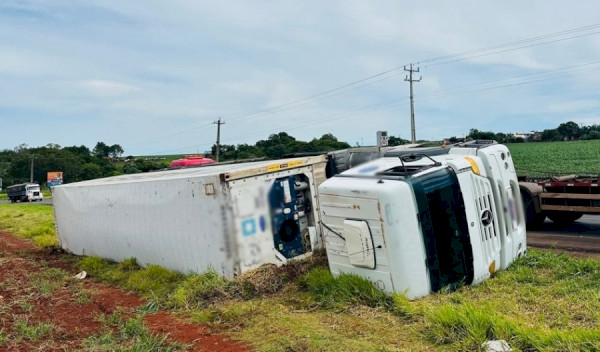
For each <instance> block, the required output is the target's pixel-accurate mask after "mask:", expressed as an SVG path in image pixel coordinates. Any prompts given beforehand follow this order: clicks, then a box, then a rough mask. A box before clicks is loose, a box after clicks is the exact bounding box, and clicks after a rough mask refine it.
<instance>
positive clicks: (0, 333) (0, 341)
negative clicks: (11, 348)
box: [0, 329, 10, 347]
mask: <svg viewBox="0 0 600 352" xmlns="http://www.w3.org/2000/svg"><path fill="white" fill-rule="evenodd" d="M9 339H10V335H9V334H7V333H5V332H4V329H0V347H2V346H3V345H4V344H5V343H7V342H8V340H9Z"/></svg>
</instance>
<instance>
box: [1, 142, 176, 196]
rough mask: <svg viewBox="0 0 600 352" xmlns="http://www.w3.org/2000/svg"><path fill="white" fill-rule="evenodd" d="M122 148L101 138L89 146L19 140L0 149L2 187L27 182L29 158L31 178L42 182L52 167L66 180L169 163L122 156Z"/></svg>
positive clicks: (134, 171) (137, 170)
mask: <svg viewBox="0 0 600 352" xmlns="http://www.w3.org/2000/svg"><path fill="white" fill-rule="evenodd" d="M123 152H124V150H123V148H122V147H121V146H120V145H119V144H113V145H107V144H105V143H104V142H98V143H96V146H95V147H94V149H92V150H90V149H89V148H88V147H86V146H84V145H81V146H70V147H61V146H60V145H58V144H54V143H49V144H47V145H46V146H43V147H29V146H27V145H26V144H21V145H19V146H18V147H16V148H14V149H13V150H9V149H6V150H2V151H0V178H2V180H3V187H6V186H9V185H13V184H17V183H24V182H29V180H30V172H31V163H32V161H33V181H34V182H36V183H39V184H45V182H46V175H47V173H48V172H51V171H62V172H63V182H65V183H68V182H77V181H84V180H90V179H95V178H100V177H107V176H116V175H121V174H123V173H136V172H144V171H150V170H155V169H160V168H164V167H167V166H168V165H167V164H166V163H162V164H158V163H153V162H148V161H146V160H143V159H135V158H133V157H128V158H122V157H121V156H122V154H123ZM125 160H127V161H128V162H125Z"/></svg>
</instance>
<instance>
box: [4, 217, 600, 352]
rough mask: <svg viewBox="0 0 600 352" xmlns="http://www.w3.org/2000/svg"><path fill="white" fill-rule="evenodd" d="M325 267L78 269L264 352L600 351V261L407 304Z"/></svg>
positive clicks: (514, 274) (515, 272) (534, 271)
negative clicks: (237, 273)
mask: <svg viewBox="0 0 600 352" xmlns="http://www.w3.org/2000/svg"><path fill="white" fill-rule="evenodd" d="M47 208H49V207H47ZM0 209H1V210H2V211H5V209H3V208H2V207H0ZM24 224H30V225H31V223H30V222H27V223H24ZM0 227H3V225H2V224H1V223H0ZM3 228H4V229H6V228H5V227H3ZM12 230H13V231H15V232H16V233H18V234H20V235H21V236H25V237H27V233H28V231H31V229H29V230H27V229H26V228H21V226H17V228H13V229H12ZM322 259H323V258H322V257H319V256H315V257H314V258H313V259H311V260H310V261H303V262H296V263H294V264H292V265H288V266H285V267H282V268H274V267H265V268H262V269H260V270H258V271H255V272H252V273H249V274H247V275H244V276H242V277H240V278H238V279H236V280H226V279H223V278H221V277H219V276H218V275H216V274H215V273H212V272H209V273H204V274H201V275H183V274H178V273H173V272H171V271H168V270H166V269H164V268H161V267H158V266H148V267H146V268H140V267H139V266H138V265H137V263H136V261H135V259H129V260H126V261H123V262H122V263H111V262H107V261H105V260H102V259H100V258H96V257H87V258H81V259H80V260H79V267H80V268H81V269H82V270H86V271H88V273H90V274H91V276H92V277H96V278H99V279H100V280H104V281H107V282H111V283H115V284H118V285H120V286H122V287H125V288H127V289H130V290H133V291H136V292H139V293H140V294H142V295H144V296H146V297H148V298H150V302H149V303H148V304H147V305H146V306H145V307H143V309H142V310H143V311H146V312H152V311H155V310H157V309H166V310H170V311H175V312H178V313H180V314H181V315H183V316H186V317H188V318H189V319H191V320H192V321H195V322H198V323H203V324H208V325H209V326H212V327H214V328H215V330H218V331H219V332H223V331H225V332H227V333H228V334H230V335H232V336H233V337H234V338H236V339H239V340H242V341H245V342H247V343H249V344H251V345H252V346H253V347H254V348H255V349H256V350H259V351H304V350H308V351H319V350H327V351H386V350H426V349H436V350H462V351H472V350H478V349H480V346H481V344H482V343H483V342H485V341H487V340H490V339H505V340H507V341H508V342H509V344H510V345H511V347H512V348H513V349H514V350H515V351H549V350H561V351H597V350H600V261H598V260H594V259H578V258H571V257H568V256H566V255H557V254H553V253H551V252H548V251H540V250H530V251H529V253H528V255H527V256H526V257H524V258H521V259H519V260H518V261H517V262H516V263H515V264H514V265H512V266H511V268H510V269H509V270H506V271H501V272H498V273H497V274H496V275H495V277H494V278H492V279H490V280H487V281H486V282H484V283H483V284H481V285H478V286H476V287H470V286H465V287H461V288H458V289H457V290H456V291H454V292H446V293H440V294H435V295H431V296H429V297H427V298H424V299H421V300H417V301H413V302H410V301H407V300H406V299H405V298H404V297H403V296H400V295H387V294H384V293H382V292H380V291H378V290H376V289H374V288H373V286H372V285H371V284H370V283H369V282H367V281H364V280H362V279H360V278H358V277H355V276H350V275H347V276H341V277H339V278H334V277H332V276H331V274H330V273H329V271H328V269H327V267H326V266H325V262H324V260H322Z"/></svg>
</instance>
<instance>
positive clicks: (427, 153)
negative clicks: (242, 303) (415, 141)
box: [319, 143, 526, 299]
mask: <svg viewBox="0 0 600 352" xmlns="http://www.w3.org/2000/svg"><path fill="white" fill-rule="evenodd" d="M507 153H508V151H507V149H506V147H504V146H502V145H498V144H488V143H471V144H466V145H461V146H455V147H453V148H448V149H441V148H433V149H427V150H422V151H419V150H411V151H403V152H398V153H396V154H395V156H391V155H388V156H386V157H384V158H381V159H378V160H375V161H372V162H369V163H366V164H363V165H360V166H358V167H355V168H353V169H350V170H348V171H346V172H343V173H342V174H339V175H337V176H335V177H333V178H331V179H329V180H327V181H326V182H324V183H323V184H322V185H321V186H320V187H319V203H320V207H321V221H322V224H323V232H324V239H325V246H326V249H327V257H328V260H329V266H330V269H331V271H332V273H333V274H334V275H337V274H340V273H352V274H356V275H359V276H362V277H364V278H367V279H368V280H370V281H372V282H373V284H374V285H375V286H376V287H378V288H380V289H382V290H384V291H387V292H398V293H402V294H405V295H406V297H408V298H410V299H415V298H419V297H423V296H426V295H428V294H430V293H432V292H436V291H438V290H440V289H441V288H443V287H446V286H454V285H460V284H476V283H479V282H481V281H483V280H484V279H486V278H488V277H490V275H492V274H493V273H494V272H495V270H496V269H498V268H506V267H508V265H509V264H510V263H511V262H512V261H514V259H515V258H516V257H518V256H520V255H521V254H523V253H524V251H525V248H526V246H525V226H524V220H523V215H522V213H523V208H522V205H521V201H520V197H518V196H517V197H515V196H514V195H513V194H511V196H510V198H508V197H504V198H503V197H502V196H501V195H500V193H502V194H506V191H507V189H508V188H507V187H508V186H510V187H513V186H514V184H516V183H513V181H514V182H516V175H514V167H513V165H512V160H511V159H510V155H509V154H507ZM436 154H437V155H436ZM496 154H497V156H498V158H500V159H501V160H502V161H503V162H502V163H498V165H496V164H492V163H491V162H490V161H491V160H493V157H492V156H494V157H495V155H496ZM502 154H504V157H502ZM506 165H508V166H506ZM502 169H504V171H502ZM502 172H504V174H502ZM503 177H505V178H506V180H508V183H507V181H505V178H503ZM499 180H502V182H499ZM501 190H502V191H503V192H501ZM516 190H517V191H518V187H516ZM517 194H518V193H517ZM505 198H506V199H505ZM511 203H512V204H513V205H511ZM508 225H510V226H508Z"/></svg>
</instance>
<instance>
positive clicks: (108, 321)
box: [83, 310, 187, 352]
mask: <svg viewBox="0 0 600 352" xmlns="http://www.w3.org/2000/svg"><path fill="white" fill-rule="evenodd" d="M142 317H143V315H137V316H135V317H133V318H125V317H124V316H123V312H122V311H120V310H117V311H115V312H114V313H112V314H111V315H109V316H108V317H107V316H105V315H100V316H99V317H98V321H99V322H100V323H101V324H102V332H101V333H100V334H97V335H95V336H91V337H88V338H86V339H84V340H83V345H84V346H85V347H86V350H88V351H132V352H133V351H135V352H154V351H165V352H170V351H185V350H187V346H185V345H184V344H181V343H171V342H168V341H167V336H166V335H153V334H151V333H150V331H149V330H148V328H147V327H146V326H145V325H144V322H143V320H142Z"/></svg>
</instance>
